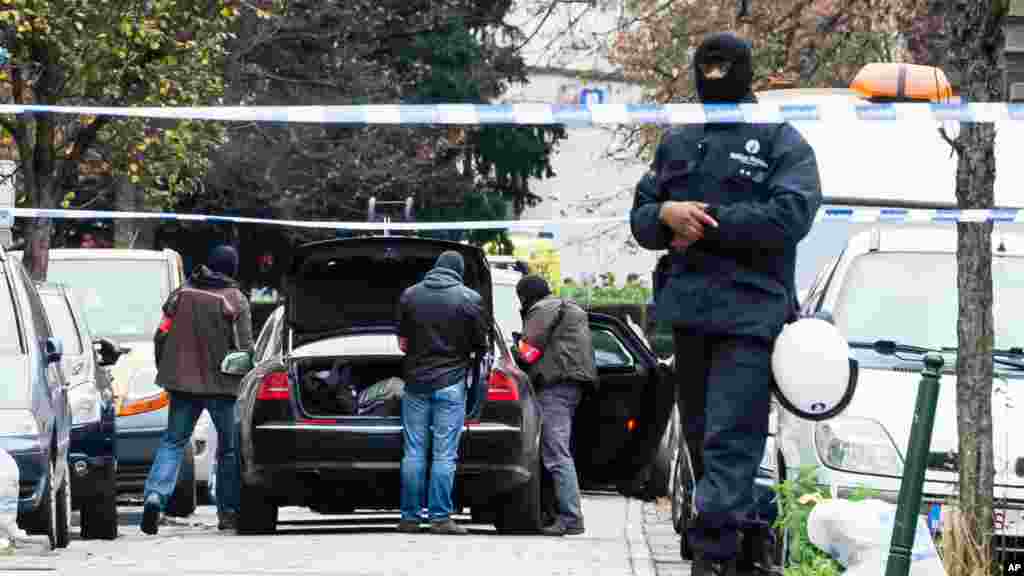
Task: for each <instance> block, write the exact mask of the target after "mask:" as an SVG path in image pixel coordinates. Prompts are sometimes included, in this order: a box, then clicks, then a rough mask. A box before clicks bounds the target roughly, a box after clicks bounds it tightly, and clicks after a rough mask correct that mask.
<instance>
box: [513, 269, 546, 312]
mask: <svg viewBox="0 0 1024 576" xmlns="http://www.w3.org/2000/svg"><path fill="white" fill-rule="evenodd" d="M516 294H517V295H518V296H519V303H520V304H521V305H522V307H523V308H522V310H521V314H522V315H523V317H525V316H526V312H527V311H528V310H529V309H530V308H532V307H533V305H534V304H536V303H537V302H540V301H541V300H543V299H544V298H545V297H546V296H548V295H550V294H551V287H550V286H548V281H547V280H545V279H544V277H543V276H538V275H536V274H531V275H529V276H523V278H522V279H521V280H519V283H518V284H516Z"/></svg>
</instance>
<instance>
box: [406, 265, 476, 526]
mask: <svg viewBox="0 0 1024 576" xmlns="http://www.w3.org/2000/svg"><path fill="white" fill-rule="evenodd" d="M464 269H465V263H464V262H463V260H462V255H460V254H459V253H458V252H454V251H450V250H449V251H447V252H444V253H443V254H441V255H440V256H439V257H438V258H437V263H436V264H435V265H434V268H433V269H432V270H431V271H430V272H428V273H427V275H426V277H425V278H424V279H423V281H422V282H420V283H418V284H415V285H413V286H411V287H409V288H407V289H406V290H405V292H403V293H402V297H401V299H400V301H399V304H398V314H397V316H398V318H397V320H398V337H399V344H400V346H401V347H402V350H403V351H404V352H405V366H404V372H405V381H406V385H405V392H404V394H403V396H402V444H403V450H404V454H403V457H402V466H401V474H402V494H401V508H402V519H401V521H400V522H399V524H398V530H399V531H400V532H406V533H414V532H419V529H420V512H421V510H422V508H423V500H424V498H423V496H424V490H425V489H426V492H427V511H428V515H429V518H430V531H431V532H433V533H435V534H466V533H467V530H466V529H465V528H463V527H462V526H459V525H458V524H456V523H455V521H454V520H452V519H451V514H452V508H453V504H452V486H453V485H454V482H455V469H456V459H457V456H458V449H459V437H460V436H461V435H462V426H463V424H464V422H465V419H466V378H467V376H468V375H469V371H470V355H471V354H474V353H476V354H477V357H479V356H480V354H481V353H482V352H483V351H485V350H486V348H487V327H488V325H489V324H488V322H487V321H486V318H485V316H484V308H483V299H482V298H481V297H480V294H479V293H477V292H476V291H475V290H472V289H470V288H469V287H467V286H465V285H464V284H463V281H462V279H463V274H464ZM431 427H432V428H433V438H428V434H429V433H430V429H431ZM428 440H432V441H428ZM427 446H432V452H433V459H432V462H431V464H430V486H429V488H428V487H427V486H426V484H427V454H426V450H427Z"/></svg>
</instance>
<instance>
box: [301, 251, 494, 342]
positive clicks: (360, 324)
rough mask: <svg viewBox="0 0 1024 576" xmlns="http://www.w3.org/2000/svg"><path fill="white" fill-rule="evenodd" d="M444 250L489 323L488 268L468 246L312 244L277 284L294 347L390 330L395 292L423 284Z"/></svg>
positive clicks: (480, 253) (398, 295) (397, 296)
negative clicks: (454, 256) (457, 259)
mask: <svg viewBox="0 0 1024 576" xmlns="http://www.w3.org/2000/svg"><path fill="white" fill-rule="evenodd" d="M446 250H453V251H455V252H458V253H459V254H461V255H462V258H463V261H464V264H465V271H464V273H463V277H462V280H463V284H465V286H467V287H468V288H471V289H473V290H475V291H476V292H477V293H479V294H480V297H481V299H482V300H483V307H484V313H485V314H486V315H487V317H491V316H492V310H493V297H492V294H491V274H490V268H489V267H488V266H487V261H486V257H485V256H484V254H483V251H481V250H480V249H479V248H477V247H475V246H469V245H465V244H458V243H454V242H444V241H440V240H426V239H422V238H409V237H399V236H395V237H390V236H389V237H371V238H351V239H344V240H329V241H325V242H314V243H312V244H306V245H303V246H301V247H299V248H298V249H297V250H296V253H295V254H294V257H293V261H292V264H291V267H290V270H289V273H288V275H287V276H286V278H285V292H286V313H287V319H288V327H289V328H290V329H291V330H292V331H293V334H294V336H295V343H294V345H295V346H301V345H303V344H306V343H309V342H315V341H317V340H320V339H323V338H327V337H330V336H337V335H342V334H366V333H381V332H384V331H389V330H391V331H393V330H394V329H395V320H396V313H397V310H398V302H399V299H400V298H401V296H402V292H403V291H404V290H405V289H406V288H408V287H409V286H412V285H413V284H416V283H417V282H419V281H421V280H423V278H424V276H425V275H426V274H427V273H428V272H429V271H430V270H431V269H432V268H433V267H434V264H435V262H436V261H437V258H438V256H440V255H441V254H442V253H443V252H445V251H446Z"/></svg>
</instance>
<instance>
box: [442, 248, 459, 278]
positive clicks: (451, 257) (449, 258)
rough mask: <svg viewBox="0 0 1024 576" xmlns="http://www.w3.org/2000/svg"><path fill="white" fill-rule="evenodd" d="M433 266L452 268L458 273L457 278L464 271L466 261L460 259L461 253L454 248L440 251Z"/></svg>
mask: <svg viewBox="0 0 1024 576" xmlns="http://www.w3.org/2000/svg"><path fill="white" fill-rule="evenodd" d="M434 267H435V268H447V269H449V270H452V271H454V272H455V273H456V274H458V275H459V278H462V275H463V274H465V273H466V263H465V262H464V261H463V260H462V254H459V253H458V252H456V251H454V250H447V251H445V252H442V253H441V255H440V256H438V257H437V263H436V264H434Z"/></svg>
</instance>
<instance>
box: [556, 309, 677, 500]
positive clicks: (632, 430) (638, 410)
mask: <svg viewBox="0 0 1024 576" xmlns="http://www.w3.org/2000/svg"><path fill="white" fill-rule="evenodd" d="M589 316H590V330H591V334H592V337H593V342H594V357H595V361H596V362H595V363H596V366H597V373H598V377H599V379H600V385H599V387H598V389H597V390H596V391H594V390H590V391H588V392H586V393H585V394H584V397H583V400H582V401H581V402H580V405H579V408H578V409H577V412H576V419H575V424H574V429H573V453H574V456H575V460H576V469H577V472H578V474H579V476H580V479H581V484H583V486H586V487H594V486H607V485H614V486H617V487H619V488H620V490H621V489H624V487H628V486H629V485H631V484H632V482H633V479H634V478H635V477H636V475H637V473H638V471H641V470H643V469H644V468H645V467H647V466H648V465H650V464H651V463H652V461H653V459H654V458H655V454H656V453H657V451H658V445H659V442H660V440H661V438H662V435H663V434H664V432H665V427H666V425H667V424H668V420H669V417H670V416H671V413H672V408H673V406H674V404H675V391H674V388H673V387H672V385H671V381H670V380H669V379H668V378H666V375H667V373H666V372H665V370H666V369H665V368H664V367H662V366H661V365H660V364H659V363H658V359H657V357H656V356H655V355H654V353H653V352H652V351H651V350H650V348H648V347H647V345H646V344H645V343H644V342H643V341H642V340H641V339H640V338H639V337H638V336H637V335H636V334H635V333H634V332H633V331H632V330H631V329H630V328H629V327H628V326H627V325H626V324H625V323H624V322H622V321H621V320H619V319H617V318H615V317H612V316H608V315H605V314H598V313H593V312H592V313H590V314H589ZM627 489H628V488H627Z"/></svg>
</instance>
